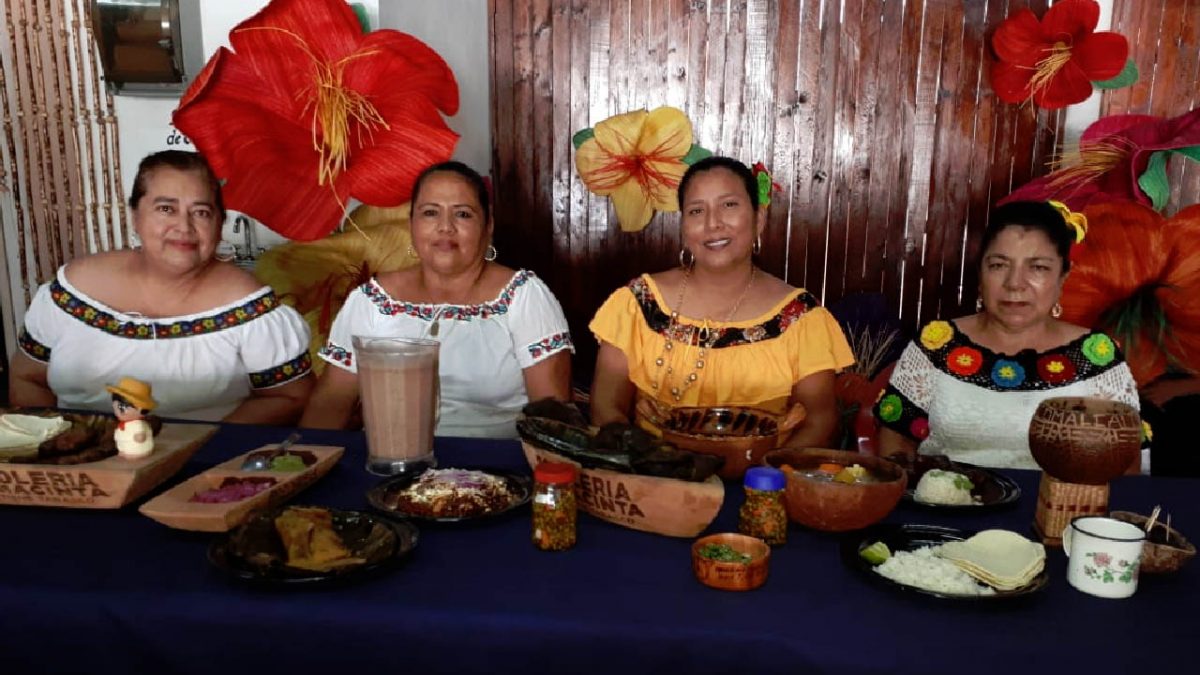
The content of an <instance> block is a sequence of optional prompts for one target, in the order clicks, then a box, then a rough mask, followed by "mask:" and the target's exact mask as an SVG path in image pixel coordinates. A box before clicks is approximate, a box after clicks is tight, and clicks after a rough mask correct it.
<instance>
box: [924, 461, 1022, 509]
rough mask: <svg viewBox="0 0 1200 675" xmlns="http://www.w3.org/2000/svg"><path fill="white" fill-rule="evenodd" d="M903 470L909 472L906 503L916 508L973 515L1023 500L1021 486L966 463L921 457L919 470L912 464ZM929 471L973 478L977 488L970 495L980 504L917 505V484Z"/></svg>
mask: <svg viewBox="0 0 1200 675" xmlns="http://www.w3.org/2000/svg"><path fill="white" fill-rule="evenodd" d="M901 466H903V467H904V470H905V471H907V472H908V489H907V490H905V491H904V500H905V501H907V502H909V503H910V504H916V505H917V506H923V507H925V508H930V509H938V510H940V511H970V512H973V513H974V512H978V511H980V510H985V509H991V508H996V507H1000V506H1009V505H1012V504H1015V503H1017V501H1019V500H1020V499H1021V486H1020V485H1017V484H1016V482H1015V481H1013V479H1011V478H1009V477H1008V476H1005V475H1004V474H1002V473H999V472H997V471H993V470H991V469H988V468H985V467H982V466H976V465H974V464H967V463H966V462H951V461H950V460H948V459H946V458H945V457H926V456H920V455H919V456H918V457H917V460H916V466H911V465H909V464H901ZM930 469H942V470H943V471H956V472H958V473H961V474H963V475H965V476H966V477H967V478H970V479H971V482H972V483H974V484H975V489H974V490H971V494H972V495H976V496H978V497H979V498H980V501H979V502H978V503H975V504H929V503H927V502H919V501H917V500H916V499H915V498H914V494H915V492H916V489H917V483H918V482H919V481H920V480H921V476H923V475H925V472H926V471H929V470H930Z"/></svg>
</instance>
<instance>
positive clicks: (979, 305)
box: [975, 298, 983, 312]
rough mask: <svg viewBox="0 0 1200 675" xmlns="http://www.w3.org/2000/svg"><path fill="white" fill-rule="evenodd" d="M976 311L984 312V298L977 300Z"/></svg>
mask: <svg viewBox="0 0 1200 675" xmlns="http://www.w3.org/2000/svg"><path fill="white" fill-rule="evenodd" d="M975 311H976V312H982V311H983V298H975Z"/></svg>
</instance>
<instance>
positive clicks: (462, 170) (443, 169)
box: [408, 161, 492, 223]
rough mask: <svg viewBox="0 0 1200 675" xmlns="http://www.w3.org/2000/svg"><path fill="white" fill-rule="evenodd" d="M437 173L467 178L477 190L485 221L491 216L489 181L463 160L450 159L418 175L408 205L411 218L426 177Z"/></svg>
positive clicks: (477, 197) (476, 194)
mask: <svg viewBox="0 0 1200 675" xmlns="http://www.w3.org/2000/svg"><path fill="white" fill-rule="evenodd" d="M435 173H455V174H458V175H459V176H461V177H463V178H465V179H466V180H467V183H469V184H470V185H471V188H472V189H473V190H475V198H476V199H478V200H479V206H480V208H482V209H483V220H484V223H486V222H487V221H488V219H489V218H491V215H492V204H491V200H490V199H489V198H488V189H487V183H485V182H484V180H483V176H480V175H479V172H478V171H476V170H475V169H472V168H471V167H469V166H467V165H466V164H463V163H462V162H456V161H449V162H438V163H437V164H434V165H433V166H430V167H427V168H426V169H425V170H424V171H422V172H421V175H419V176H417V180H416V182H414V183H413V189H412V201H411V202H409V206H408V217H409V220H411V219H412V216H413V209H414V208H416V206H417V195H419V194H421V186H422V185H424V184H425V179H426V178H429V177H430V176H432V175H433V174H435Z"/></svg>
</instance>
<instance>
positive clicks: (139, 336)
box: [50, 280, 279, 340]
mask: <svg viewBox="0 0 1200 675" xmlns="http://www.w3.org/2000/svg"><path fill="white" fill-rule="evenodd" d="M50 297H51V298H52V299H53V300H54V303H55V304H56V305H58V307H59V308H60V309H62V310H63V311H64V312H66V313H67V314H70V315H71V316H73V317H75V318H76V319H78V320H80V321H82V322H83V323H85V324H87V325H89V326H91V327H93V328H96V329H98V330H102V331H104V332H106V333H109V334H111V335H116V336H118V337H124V338H129V339H131V340H150V339H159V340H161V339H164V338H180V337H191V336H194V335H206V334H208V333H215V332H217V331H220V330H224V329H226V328H233V327H234V326H239V325H241V324H244V323H248V322H250V321H253V320H254V319H257V318H258V317H260V316H263V315H264V314H267V313H269V312H271V311H272V310H274V309H275V308H277V307H278V306H279V300H278V299H277V298H276V297H275V292H274V291H267V292H265V293H263V294H262V295H260V296H258V297H256V298H253V299H251V300H248V301H246V302H245V303H243V304H241V305H238V306H237V307H234V308H233V309H228V310H225V311H223V312H220V313H218V314H213V315H211V316H206V317H202V318H199V319H191V320H188V321H175V322H172V323H159V322H156V321H152V320H148V321H121V320H119V319H118V318H117V317H116V316H115V315H113V314H110V313H108V312H105V311H103V310H101V309H98V308H96V307H93V306H92V305H90V304H88V303H87V302H85V301H84V300H83V299H81V298H80V297H79V296H77V295H75V294H74V293H72V292H71V291H69V290H67V289H66V287H64V286H63V285H62V284H61V283H60V282H59V281H57V280H55V281H54V283H52V284H50Z"/></svg>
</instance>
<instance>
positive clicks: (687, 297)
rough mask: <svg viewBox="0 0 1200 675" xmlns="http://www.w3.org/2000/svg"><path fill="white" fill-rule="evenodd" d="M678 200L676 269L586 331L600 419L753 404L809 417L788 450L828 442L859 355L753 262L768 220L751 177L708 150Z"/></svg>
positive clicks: (629, 290) (831, 324)
mask: <svg viewBox="0 0 1200 675" xmlns="http://www.w3.org/2000/svg"><path fill="white" fill-rule="evenodd" d="M678 197H679V207H680V210H681V211H682V212H683V216H682V220H681V232H682V237H683V249H682V250H681V251H680V252H679V262H680V266H679V267H678V268H676V269H671V270H667V271H665V272H660V273H658V274H644V275H642V276H640V277H638V278H637V279H634V280H633V281H632V282H630V284H629V285H628V286H625V287H623V288H621V289H618V290H617V291H616V292H614V293H613V294H612V295H611V296H609V298H608V300H607V301H606V302H605V303H604V305H603V306H601V308H600V310H599V311H598V312H596V316H595V318H593V319H592V323H591V324H590V326H589V328H591V330H592V333H593V334H595V336H596V338H597V339H598V340H599V341H600V351H599V354H598V356H597V359H596V375H595V379H594V381H593V384H592V398H591V402H592V421H593V423H595V424H598V425H602V424H607V423H609V422H630V421H633V420H634V418H635V417H636V421H637V422H638V423H639V424H641V425H642V426H645V427H648V428H653V424H651V422H650V418H652V417H654V416H655V415H656V414H660V413H661V411H662V410H663V409H664V408H670V407H676V406H714V405H741V406H753V407H757V408H762V409H765V410H768V411H770V412H773V413H776V414H780V415H783V414H784V413H789V412H790V413H792V414H797V415H805V420H804V422H803V424H802V425H801V426H800V427H798V429H797V431H796V432H795V433H794V434H792V436H791V438H790V439H789V441H788V445H793V446H797V447H800V446H822V445H826V444H828V443H829V441H830V440H831V439H832V437H833V435H834V432H835V430H836V426H837V410H836V404H835V401H834V373H835V372H836V371H837V370H840V369H842V368H845V367H846V366H848V365H850V364H852V363H853V362H854V357H853V354H852V353H851V351H850V347H849V345H847V343H846V338H845V336H844V335H843V334H842V331H841V328H840V327H839V326H838V324H837V322H836V321H835V320H834V319H833V317H832V316H831V315H830V314H829V312H828V311H826V310H825V309H824V308H823V307H819V306H818V305H817V301H816V299H815V298H813V296H812V295H811V294H809V293H808V292H806V291H804V290H803V289H798V288H793V287H792V286H789V285H788V284H787V283H786V282H784V281H783V280H781V279H778V278H776V277H774V276H772V275H770V274H768V273H766V272H764V271H763V270H760V269H758V268H757V267H756V266H755V265H754V261H753V259H752V256H753V254H755V253H758V251H759V249H760V248H761V246H762V244H761V242H762V238H761V235H762V228H763V225H764V224H765V222H766V209H765V208H759V203H760V195H759V191H758V189H757V183H756V180H755V177H754V174H753V173H751V171H750V169H748V168H747V167H746V166H745V165H744V164H742V163H741V162H738V161H737V160H733V159H729V158H727V157H710V158H707V159H704V160H701V161H699V162H697V163H695V164H693V165H692V166H691V167H690V168H689V169H688V171H687V173H686V174H684V176H683V178H682V180H680V182H679V191H678ZM764 206H765V205H764Z"/></svg>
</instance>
